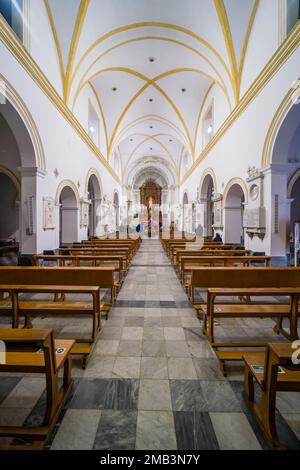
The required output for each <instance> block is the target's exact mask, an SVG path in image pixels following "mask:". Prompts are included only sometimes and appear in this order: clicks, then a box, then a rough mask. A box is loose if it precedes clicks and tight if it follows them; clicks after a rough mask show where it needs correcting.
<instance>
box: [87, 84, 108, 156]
mask: <svg viewBox="0 0 300 470" xmlns="http://www.w3.org/2000/svg"><path fill="white" fill-rule="evenodd" d="M89 85H90V87H91V89H92V91H93V93H94V95H95V99H96V101H97V104H98V107H99V110H100V114H101V118H102V121H103V129H104V135H105V145H106V154H107V149H108V135H107V126H106V121H105V115H104V111H103V107H102V105H101V101H100V98H99V96H98V94H97V92H96V90H95V87H94V85H93V84H92V83H90V82H89ZM99 130H100V126H99ZM99 146H100V138H99Z"/></svg>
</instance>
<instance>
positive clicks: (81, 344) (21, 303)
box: [0, 284, 102, 369]
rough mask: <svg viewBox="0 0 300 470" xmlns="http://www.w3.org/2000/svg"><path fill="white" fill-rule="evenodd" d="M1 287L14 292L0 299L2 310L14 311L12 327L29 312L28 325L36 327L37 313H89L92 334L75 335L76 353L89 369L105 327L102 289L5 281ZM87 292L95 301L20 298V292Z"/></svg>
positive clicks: (78, 293) (73, 350)
mask: <svg viewBox="0 0 300 470" xmlns="http://www.w3.org/2000/svg"><path fill="white" fill-rule="evenodd" d="M0 291H1V292H7V293H9V294H10V300H9V301H7V300H5V301H1V302H0V313H2V314H7V313H9V314H11V316H12V328H18V327H19V318H20V316H22V315H24V316H25V328H32V323H31V318H32V317H33V316H40V315H42V316H51V317H53V316H60V315H68V316H71V317H73V316H84V317H86V316H88V317H90V318H91V320H92V327H91V335H90V336H89V337H87V338H75V341H76V344H75V345H74V347H73V348H72V354H76V355H80V356H81V355H82V356H83V361H82V367H83V369H85V367H86V365H87V362H88V360H89V358H90V356H91V354H92V351H93V348H94V345H95V341H96V339H97V336H98V334H99V333H100V331H101V330H102V325H101V316H100V289H99V287H98V286H97V287H93V286H53V285H50V286H46V285H44V286H41V285H38V286H35V285H26V286H24V285H19V284H17V285H11V284H9V285H3V284H0ZM61 292H62V293H64V294H76V295H80V294H84V295H90V297H91V301H82V300H72V301H56V302H52V301H49V300H37V299H35V298H32V299H29V300H20V294H57V293H61Z"/></svg>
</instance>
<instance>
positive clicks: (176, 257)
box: [173, 249, 252, 271]
mask: <svg viewBox="0 0 300 470" xmlns="http://www.w3.org/2000/svg"><path fill="white" fill-rule="evenodd" d="M251 253H252V252H251V250H211V249H203V250H195V251H194V250H181V249H179V250H174V256H173V265H174V268H175V270H176V271H178V270H179V267H180V261H181V258H182V257H183V256H190V257H192V256H195V257H197V256H250V255H251Z"/></svg>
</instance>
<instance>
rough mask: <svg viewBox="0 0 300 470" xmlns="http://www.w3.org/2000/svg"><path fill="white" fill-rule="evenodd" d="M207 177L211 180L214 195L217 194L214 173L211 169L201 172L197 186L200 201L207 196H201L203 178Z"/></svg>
mask: <svg viewBox="0 0 300 470" xmlns="http://www.w3.org/2000/svg"><path fill="white" fill-rule="evenodd" d="M207 176H210V177H211V179H212V182H213V188H214V192H215V193H217V192H218V191H217V178H216V175H215V172H214V170H213V169H212V168H206V169H205V170H204V171H203V173H202V175H201V179H200V183H199V186H198V191H199V196H200V199H201V198H203V197H206V196H207V194H203V192H202V191H203V184H204V181H205V178H206V177H207Z"/></svg>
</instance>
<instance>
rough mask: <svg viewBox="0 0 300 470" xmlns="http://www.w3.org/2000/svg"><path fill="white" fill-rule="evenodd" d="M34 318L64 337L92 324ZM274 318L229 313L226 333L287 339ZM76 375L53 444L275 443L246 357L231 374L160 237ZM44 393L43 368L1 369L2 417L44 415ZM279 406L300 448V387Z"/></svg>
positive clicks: (145, 248)
mask: <svg viewBox="0 0 300 470" xmlns="http://www.w3.org/2000/svg"><path fill="white" fill-rule="evenodd" d="M0 324H1V323H0ZM34 324H35V326H37V327H51V328H53V329H54V331H55V334H56V335H57V336H59V337H62V338H66V337H72V335H74V333H75V332H76V335H77V336H78V331H81V332H84V331H86V329H87V328H88V326H87V325H86V320H84V319H81V318H77V319H76V318H75V319H72V321H70V320H69V319H67V318H59V319H53V318H52V319H51V318H46V319H36V320H35V321H34ZM273 325H274V324H273V323H272V321H271V320H257V319H255V320H250V319H246V320H231V319H228V320H225V321H222V322H221V323H220V325H219V326H216V336H217V337H218V336H220V337H224V336H226V337H231V338H232V337H234V338H239V337H243V338H245V337H249V338H250V337H255V336H259V337H261V338H265V337H268V338H269V337H270V340H276V339H277V340H278V338H277V337H275V336H274V335H273V333H272V326H273ZM281 339H282V338H281ZM73 376H74V378H75V380H74V382H75V383H74V387H73V391H72V394H71V396H70V398H69V400H68V402H67V404H66V406H65V408H64V410H63V412H62V414H61V416H60V417H59V421H58V423H57V425H56V427H55V430H54V432H53V434H52V436H51V438H50V441H49V443H48V446H47V448H48V449H98V450H100V449H105V450H114V449H115V450H116V449H118V450H126V449H127V450H129V449H143V450H172V449H180V450H205V449H268V446H267V444H266V442H265V440H264V438H263V436H262V434H261V432H260V430H259V428H258V426H257V424H256V422H255V420H254V419H253V417H252V416H251V414H250V413H249V411H248V410H247V407H246V406H245V404H244V401H243V398H242V394H241V392H242V389H243V366H242V364H229V366H228V377H227V378H224V377H223V376H222V375H221V373H220V371H219V368H218V363H217V360H216V358H215V355H214V353H213V351H212V349H211V348H210V346H209V344H208V342H207V340H206V338H205V337H204V336H203V335H202V333H201V324H200V323H199V320H198V319H197V318H196V316H195V312H194V310H193V308H191V306H190V304H189V302H188V299H187V296H186V294H185V292H184V289H183V288H182V286H181V284H180V283H179V281H178V278H177V276H176V274H175V272H174V269H173V268H172V266H171V265H170V263H169V261H168V259H167V258H166V256H165V254H164V252H163V250H162V247H161V244H160V242H159V241H156V240H144V241H143V242H142V244H141V247H140V249H139V251H138V253H137V254H136V256H135V258H134V260H133V262H132V265H131V267H130V270H129V272H128V274H127V277H126V280H125V282H124V285H123V287H122V289H121V291H120V293H119V295H118V299H117V302H116V304H115V307H114V308H113V310H112V312H111V314H110V317H109V319H108V320H107V321H105V320H104V329H103V332H102V333H101V335H100V337H99V340H98V343H97V345H96V347H95V350H94V354H93V356H92V358H91V360H90V362H89V365H88V367H87V369H86V370H82V369H81V363H80V360H79V359H74V361H73ZM44 403H45V383H44V379H43V377H40V376H33V375H27V376H23V375H22V374H16V375H15V376H13V377H12V376H11V375H8V374H6V375H3V374H2V375H0V424H1V425H5V424H8V423H9V424H15V425H18V424H21V423H23V422H26V423H27V424H28V425H36V424H37V423H39V422H40V421H41V417H42V412H43V406H44ZM277 409H278V413H277V425H278V430H279V435H280V439H281V440H282V442H283V443H284V444H285V445H286V446H287V447H288V448H289V449H300V441H299V440H300V394H297V393H288V394H287V393H280V394H278V400H277Z"/></svg>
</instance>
